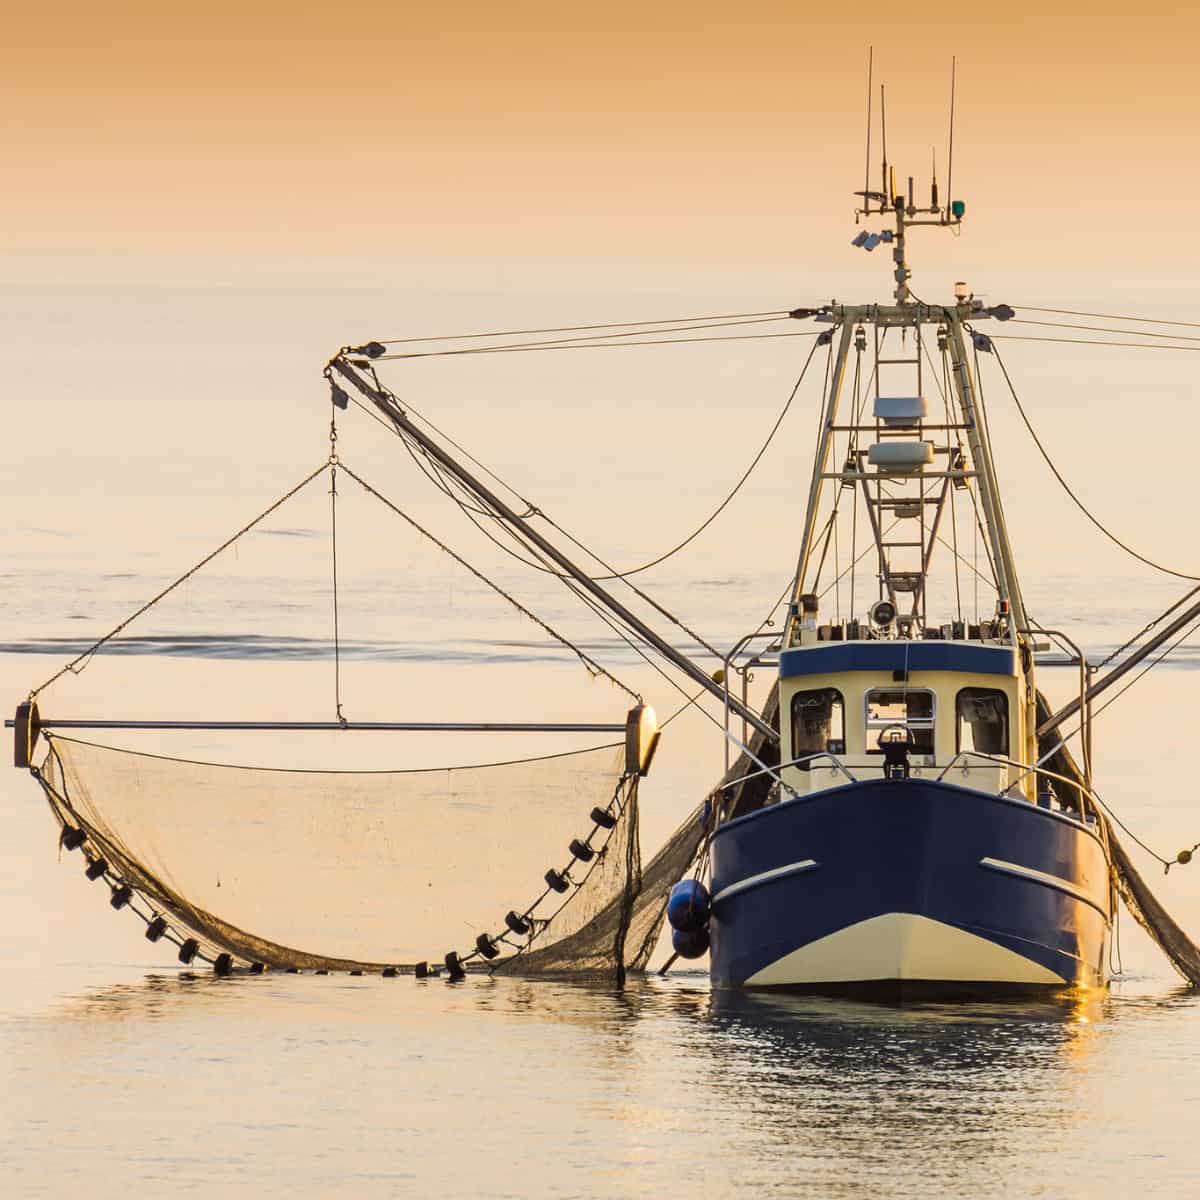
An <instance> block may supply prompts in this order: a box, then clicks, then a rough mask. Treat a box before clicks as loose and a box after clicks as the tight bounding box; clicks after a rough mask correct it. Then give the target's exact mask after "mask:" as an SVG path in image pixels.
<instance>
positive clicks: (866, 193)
mask: <svg viewBox="0 0 1200 1200" xmlns="http://www.w3.org/2000/svg"><path fill="white" fill-rule="evenodd" d="M874 77H875V47H874V46H872V47H871V48H870V49H869V50H868V51H867V165H866V166H865V167H864V168H863V208H865V209H866V210H867V212H870V211H871V196H870V192H871V101H872V100H873V99H874V89H875V85H874Z"/></svg>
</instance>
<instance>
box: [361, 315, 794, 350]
mask: <svg viewBox="0 0 1200 1200" xmlns="http://www.w3.org/2000/svg"><path fill="white" fill-rule="evenodd" d="M786 316H788V310H787V309H783V308H780V309H772V310H771V311H768V312H753V313H710V314H707V315H705V316H702V317H664V318H663V319H662V320H661V321H612V322H610V323H608V324H607V325H552V326H549V327H548V328H546V329H500V330H497V331H495V332H494V333H450V334H443V335H440V336H439V335H434V334H429V335H427V336H425V337H406V338H384V339H382V342H381V344H382V345H384V346H400V345H404V344H407V343H410V342H458V341H466V340H468V339H471V338H491V337H522V336H524V335H526V334H534V333H575V332H578V331H580V330H590V329H633V328H635V327H638V326H645V325H683V324H691V323H693V322H695V321H736V320H740V319H742V318H743V317H786Z"/></svg>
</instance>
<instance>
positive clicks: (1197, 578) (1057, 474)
mask: <svg viewBox="0 0 1200 1200" xmlns="http://www.w3.org/2000/svg"><path fill="white" fill-rule="evenodd" d="M993 356H994V357H995V359H996V365H997V366H998V367H999V368H1000V371H1001V373H1002V374H1003V375H1004V382H1005V383H1006V384H1008V390H1009V394H1010V395H1011V396H1012V398H1013V403H1014V404H1015V405H1016V406H1017V412H1018V413H1020V415H1021V420H1022V421H1023V422H1024V423H1025V428H1026V429H1027V430H1028V431H1029V436H1030V437H1031V438H1033V444H1034V445H1035V446H1037V448H1038V451H1039V452H1040V453H1041V456H1042V458H1043V459H1045V461H1046V465H1047V466H1048V467H1049V468H1050V470H1051V472H1052V474H1053V475H1054V478H1055V479H1057V480H1058V482H1059V484H1060V485H1061V487H1062V489H1063V491H1064V492H1066V493H1067V495H1068V496H1069V497H1070V498H1071V500H1072V501H1073V503H1074V504H1075V507H1076V508H1078V509H1079V511H1080V512H1081V513H1083V515H1084V516H1085V517H1087V519H1088V520H1089V521H1090V522H1091V523H1092V524H1093V525H1094V526H1095V527H1096V528H1097V529H1098V530H1099V531H1100V532H1101V533H1102V534H1104V536H1105V537H1106V538H1108V540H1109V541H1110V542H1112V543H1113V545H1115V546H1117V547H1119V548H1120V549H1122V550H1124V551H1125V553H1126V554H1128V555H1129V556H1130V557H1131V558H1136V559H1137V560H1138V562H1140V563H1144V564H1145V565H1146V566H1148V567H1151V568H1153V569H1154V570H1155V571H1160V572H1161V573H1162V574H1164V575H1173V576H1174V577H1175V578H1176V579H1188V580H1191V581H1193V582H1200V575H1189V574H1188V573H1187V572H1186V571H1177V570H1175V569H1174V568H1173V567H1167V566H1164V565H1163V564H1162V563H1158V562H1155V561H1154V559H1152V558H1147V557H1146V555H1144V554H1141V553H1139V552H1138V551H1137V550H1135V549H1134V548H1133V547H1132V546H1130V545H1128V544H1126V543H1125V542H1123V541H1122V540H1121V539H1120V538H1119V537H1117V535H1116V534H1115V533H1113V532H1112V531H1111V530H1110V529H1108V528H1107V527H1106V526H1105V525H1104V524H1103V522H1101V521H1100V520H1099V519H1098V518H1097V517H1095V516H1094V515H1093V514H1092V513H1091V511H1090V510H1089V509H1088V507H1087V505H1085V504H1084V503H1083V501H1082V500H1080V498H1079V497H1078V496H1077V495H1076V494H1075V492H1074V491H1073V489H1072V488H1071V485H1070V484H1069V483H1067V481H1066V479H1064V478H1063V475H1062V472H1061V471H1060V470H1059V469H1058V467H1057V466H1055V464H1054V460H1053V459H1052V458H1051V457H1050V455H1049V453H1048V452H1047V450H1046V447H1045V446H1044V445H1043V444H1042V440H1041V438H1039V437H1038V435H1037V431H1036V430H1035V429H1034V428H1033V424H1032V422H1031V421H1030V420H1029V417H1028V415H1027V414H1026V412H1025V407H1024V405H1023V404H1022V403H1021V400H1020V397H1019V396H1018V395H1017V389H1016V388H1015V387H1014V386H1013V381H1012V379H1011V378H1010V377H1009V374H1008V368H1007V367H1006V366H1005V365H1004V360H1003V358H1001V356H1000V352H999V351H998V350H996V349H995V347H994V346H993Z"/></svg>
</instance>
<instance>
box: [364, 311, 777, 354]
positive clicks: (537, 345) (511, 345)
mask: <svg viewBox="0 0 1200 1200" xmlns="http://www.w3.org/2000/svg"><path fill="white" fill-rule="evenodd" d="M789 319H790V318H789V317H788V316H787V315H786V314H785V315H783V316H773V317H755V318H752V319H750V320H736V321H707V322H704V323H703V324H699V325H664V326H662V327H660V328H657V329H647V330H644V331H638V330H632V329H620V330H619V331H618V332H617V333H588V334H579V335H578V336H576V337H563V338H541V339H539V340H538V341H536V342H508V343H502V344H500V345H498V346H487V345H485V346H462V347H457V348H452V349H449V350H444V351H441V350H414V351H400V352H397V353H396V354H381V355H379V356H378V359H377V361H378V360H383V361H384V362H387V361H388V360H394V359H398V358H421V357H429V356H436V355H438V354H488V353H491V352H493V351H496V350H513V349H522V350H524V349H529V350H535V349H550V348H551V347H554V346H574V345H578V344H580V343H583V342H588V343H595V344H597V345H601V344H603V343H605V342H609V341H613V340H615V339H618V338H639V339H641V338H648V337H653V336H654V335H655V334H660V333H692V332H694V331H695V330H699V329H734V328H737V327H739V326H741V325H764V324H766V323H768V322H772V321H787V320H789Z"/></svg>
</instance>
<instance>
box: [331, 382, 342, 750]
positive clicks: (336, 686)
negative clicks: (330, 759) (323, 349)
mask: <svg viewBox="0 0 1200 1200" xmlns="http://www.w3.org/2000/svg"><path fill="white" fill-rule="evenodd" d="M329 407H330V409H331V415H330V417H329V543H330V550H331V553H332V559H333V561H332V567H333V709H334V715H335V717H336V719H337V720H338V722H339V723H340V724H341V725H342V726H343V727H344V726H345V725H346V718H345V717H344V716H343V715H342V642H341V622H340V620H339V618H338V548H337V494H338V492H337V469H338V456H337V408H336V407H335V406H334V405H332V404H331V405H330V406H329Z"/></svg>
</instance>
